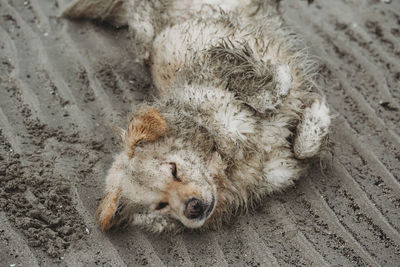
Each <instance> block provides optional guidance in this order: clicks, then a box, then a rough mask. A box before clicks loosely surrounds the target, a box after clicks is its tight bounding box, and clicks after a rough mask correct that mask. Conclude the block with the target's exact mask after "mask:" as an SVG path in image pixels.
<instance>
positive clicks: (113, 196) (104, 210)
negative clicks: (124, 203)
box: [95, 187, 121, 232]
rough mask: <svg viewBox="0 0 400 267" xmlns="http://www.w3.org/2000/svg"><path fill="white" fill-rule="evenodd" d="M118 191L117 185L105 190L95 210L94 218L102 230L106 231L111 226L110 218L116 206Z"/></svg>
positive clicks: (119, 189)
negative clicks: (107, 190) (105, 192)
mask: <svg viewBox="0 0 400 267" xmlns="http://www.w3.org/2000/svg"><path fill="white" fill-rule="evenodd" d="M120 193H121V188H119V187H118V188H115V189H113V190H111V191H109V192H107V194H106V195H105V197H104V198H103V200H102V201H101V203H100V205H99V207H98V208H97V210H96V214H95V218H96V220H97V221H98V223H99V224H100V226H101V230H102V231H103V232H107V231H108V229H110V227H111V226H112V218H113V217H114V214H115V212H116V211H117V208H118V203H119V197H120Z"/></svg>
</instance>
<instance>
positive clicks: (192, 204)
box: [184, 198, 206, 219]
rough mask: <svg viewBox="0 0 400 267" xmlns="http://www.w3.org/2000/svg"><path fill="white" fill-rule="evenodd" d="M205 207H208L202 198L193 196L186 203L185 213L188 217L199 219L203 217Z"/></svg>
mask: <svg viewBox="0 0 400 267" xmlns="http://www.w3.org/2000/svg"><path fill="white" fill-rule="evenodd" d="M205 208H206V207H205V205H204V204H203V202H202V201H201V200H199V199H197V198H191V199H189V200H188V202H187V203H186V209H185V211H184V214H185V216H186V217H187V218H188V219H198V218H201V217H203V215H204V211H205Z"/></svg>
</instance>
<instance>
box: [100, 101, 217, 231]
mask: <svg viewBox="0 0 400 267" xmlns="http://www.w3.org/2000/svg"><path fill="white" fill-rule="evenodd" d="M167 128H168V127H167V123H166V122H165V120H164V118H163V117H162V116H161V114H160V113H159V112H158V111H157V110H155V109H150V108H148V109H144V110H142V111H140V112H139V113H138V114H137V115H136V116H135V117H134V118H133V119H132V120H131V121H130V123H129V126H128V129H127V130H126V131H125V130H121V131H120V134H121V136H122V139H123V141H124V143H125V149H124V152H122V153H121V154H120V155H119V156H117V157H116V159H115V161H114V164H113V166H112V167H111V169H110V171H109V174H108V177H107V180H106V186H107V188H106V193H107V194H106V196H105V197H104V199H103V201H102V202H101V204H100V206H99V209H98V212H97V215H98V220H99V223H100V225H101V226H102V229H103V231H107V230H108V229H109V227H110V226H112V225H113V224H114V223H113V219H114V215H115V212H116V211H117V208H118V205H119V200H120V198H123V199H124V201H125V200H126V201H128V202H129V206H133V207H135V208H134V209H129V210H131V211H132V210H133V212H134V214H129V217H131V218H132V221H133V223H134V224H138V225H143V226H144V227H146V228H150V229H152V230H153V231H162V230H163V228H165V227H168V226H169V225H168V224H176V222H177V221H179V222H180V223H182V224H183V225H184V226H185V227H188V228H198V227H201V226H202V225H203V224H204V223H205V221H206V220H207V219H208V218H209V217H210V216H211V215H212V213H213V212H214V209H215V207H216V203H217V189H216V185H215V181H214V176H215V175H216V173H218V172H219V170H218V169H219V166H220V165H222V161H221V159H220V157H219V156H218V155H217V154H214V155H213V156H211V157H210V158H209V159H207V158H204V156H201V155H199V153H196V152H195V150H194V149H191V148H190V147H187V143H185V142H184V141H183V140H182V139H179V138H175V137H173V136H168V135H166V133H167ZM124 216H125V217H126V216H127V214H124ZM148 224H155V225H153V226H152V225H148Z"/></svg>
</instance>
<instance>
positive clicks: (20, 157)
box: [0, 0, 400, 266]
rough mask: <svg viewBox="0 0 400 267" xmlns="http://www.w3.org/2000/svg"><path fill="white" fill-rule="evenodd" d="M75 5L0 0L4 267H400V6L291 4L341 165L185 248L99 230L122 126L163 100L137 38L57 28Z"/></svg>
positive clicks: (286, 0) (328, 163)
mask: <svg viewBox="0 0 400 267" xmlns="http://www.w3.org/2000/svg"><path fill="white" fill-rule="evenodd" d="M68 2H69V1H68V0H40V1H36V0H26V1H24V0H0V265H1V266H56V265H57V266H137V265H148V266H277V265H282V266H397V265H398V264H399V262H400V233H399V231H400V1H378V0H359V1H356V0H337V1H327V0H315V1H313V2H312V3H311V4H308V3H307V1H301V0H283V1H281V3H280V8H279V10H280V12H281V13H282V16H283V17H284V20H285V22H286V23H287V25H288V27H290V28H291V29H293V31H295V32H296V33H298V34H299V36H300V37H301V38H303V39H304V42H305V43H306V45H307V46H308V47H309V51H310V55H311V56H312V57H314V58H316V59H317V61H318V62H319V70H320V71H319V74H318V75H317V79H316V82H317V86H318V88H319V90H320V91H321V92H322V93H323V94H324V95H325V96H326V99H327V102H328V103H329V106H330V107H331V109H332V111H333V113H334V114H335V120H334V124H333V127H332V133H331V136H330V137H331V141H332V143H333V144H334V145H333V153H332V155H330V154H329V153H325V154H324V157H323V159H322V160H321V161H320V160H318V159H315V160H313V161H311V164H310V170H309V173H308V175H307V176H305V177H303V178H302V179H301V180H299V181H298V182H297V183H296V186H295V187H293V188H290V189H289V190H287V191H285V192H284V193H282V194H277V195H273V196H270V197H268V198H266V199H265V201H264V203H263V205H261V206H260V207H259V208H258V209H256V210H253V211H251V212H250V213H249V214H247V215H245V216H238V217H237V219H236V220H234V221H232V222H231V223H229V224H226V225H224V226H223V227H222V229H220V230H218V231H209V232H205V233H193V232H184V233H182V234H178V235H174V236H169V235H161V236H159V235H153V234H149V233H146V232H144V231H141V230H140V229H135V228H134V227H129V228H127V229H125V230H114V231H111V232H109V233H107V234H104V233H102V232H101V230H100V229H99V228H98V226H97V225H96V224H95V222H94V219H93V214H94V212H95V210H96V207H97V205H98V203H99V200H100V199H101V197H102V196H103V187H104V177H105V174H106V171H107V169H108V168H109V166H110V164H111V162H112V157H113V155H114V154H115V153H116V152H117V151H119V149H120V146H119V140H118V137H117V136H116V134H115V133H114V132H113V130H112V126H114V125H117V126H122V127H123V126H125V125H126V121H127V118H128V116H129V113H130V111H131V109H132V106H134V105H137V104H138V103H141V102H142V101H144V100H150V99H151V98H152V96H153V95H154V94H156V89H155V88H154V86H153V84H152V80H151V77H150V74H149V71H148V70H147V69H146V68H145V67H143V66H142V65H140V64H138V63H136V61H135V57H136V56H135V55H134V53H133V52H132V51H133V49H132V44H133V41H132V37H131V35H130V34H129V31H128V29H127V28H121V29H116V28H114V27H112V26H109V25H108V26H107V25H104V24H101V23H98V22H97V23H96V22H90V21H71V20H67V19H63V18H59V16H58V15H59V14H60V13H61V11H62V9H63V7H64V6H65V5H66V4H67V3H68ZM385 2H386V3H385Z"/></svg>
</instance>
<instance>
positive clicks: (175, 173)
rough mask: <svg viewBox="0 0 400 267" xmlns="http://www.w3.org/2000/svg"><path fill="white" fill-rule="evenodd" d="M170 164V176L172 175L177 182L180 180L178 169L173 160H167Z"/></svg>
mask: <svg viewBox="0 0 400 267" xmlns="http://www.w3.org/2000/svg"><path fill="white" fill-rule="evenodd" d="M169 164H170V165H171V173H172V177H174V180H175V181H177V182H182V180H181V178H179V177H178V170H177V168H176V163H175V162H169Z"/></svg>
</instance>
